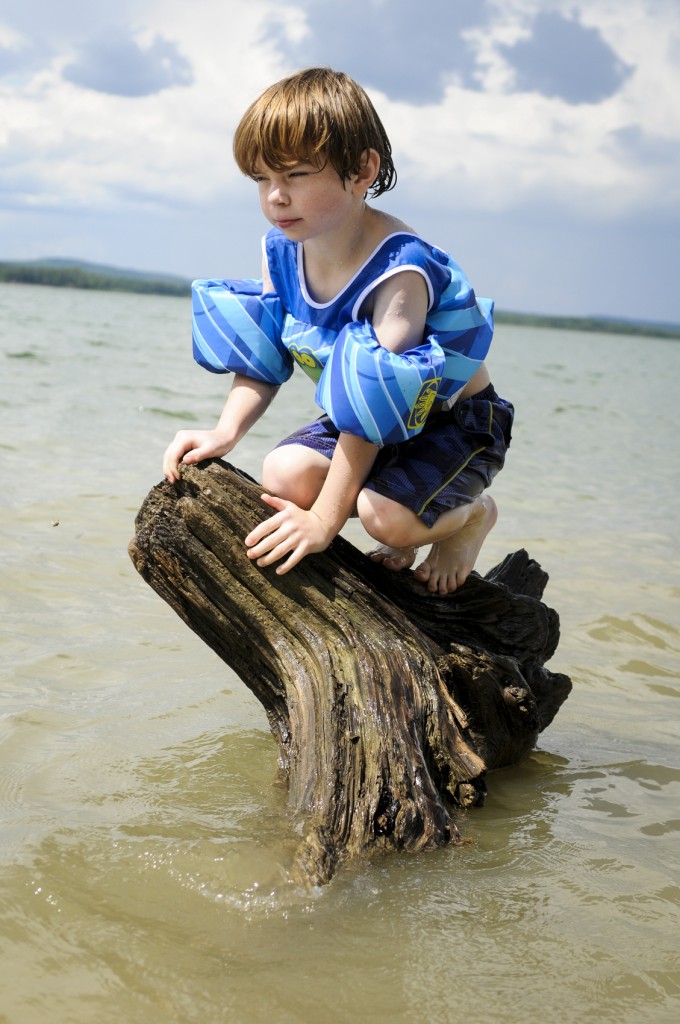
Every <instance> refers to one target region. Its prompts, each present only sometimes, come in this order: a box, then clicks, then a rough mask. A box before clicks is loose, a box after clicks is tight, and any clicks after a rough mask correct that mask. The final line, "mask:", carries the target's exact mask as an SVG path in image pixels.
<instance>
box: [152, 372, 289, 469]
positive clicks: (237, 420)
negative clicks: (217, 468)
mask: <svg viewBox="0 0 680 1024" xmlns="http://www.w3.org/2000/svg"><path fill="white" fill-rule="evenodd" d="M277 391H278V388H276V387H274V386H273V385H272V384H265V383H263V382H262V381H258V380H251V379H250V378H249V377H243V376H242V375H241V374H238V373H237V374H234V380H233V383H232V385H231V391H230V392H229V397H228V398H227V402H226V405H225V406H224V410H223V412H222V415H221V416H220V418H219V420H218V423H217V426H216V427H215V428H214V430H179V431H178V432H177V433H176V434H175V437H174V439H173V440H172V441H171V443H170V444H169V445H168V447H167V448H166V450H165V455H164V456H163V475H164V476H165V478H166V479H167V480H169V481H170V483H175V481H176V480H178V479H179V464H180V462H186V463H189V464H193V463H196V462H202V461H203V460H204V459H213V458H219V457H220V456H222V455H226V454H227V453H228V452H230V451H231V450H232V448H235V447H236V445H237V444H238V442H239V441H240V440H241V438H242V437H243V436H244V435H245V434H247V433H248V431H249V430H250V428H251V427H252V425H253V424H254V423H256V422H257V420H259V418H260V416H262V414H263V413H264V411H265V410H266V409H267V407H268V406H269V403H270V402H271V400H272V398H273V397H274V395H275V394H276V392H277Z"/></svg>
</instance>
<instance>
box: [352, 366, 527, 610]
mask: <svg viewBox="0 0 680 1024" xmlns="http://www.w3.org/2000/svg"><path fill="white" fill-rule="evenodd" d="M513 412H514V410H513V408H512V405H511V404H510V403H509V402H506V401H505V400H504V399H502V398H499V396H498V395H497V394H496V392H495V391H494V389H493V386H492V385H489V386H488V387H487V388H485V389H484V390H483V391H481V392H479V393H478V394H477V395H474V396H473V397H472V398H470V399H466V400H464V401H462V402H460V403H458V404H457V405H456V406H454V408H453V410H451V411H450V412H448V413H442V414H437V415H436V416H434V417H432V418H431V419H430V420H429V421H428V423H427V424H426V425H425V428H424V429H423V431H422V432H421V433H420V434H419V435H417V436H416V437H415V438H413V439H411V440H410V441H407V442H404V443H403V444H400V445H397V446H394V447H393V449H392V450H391V451H387V450H385V452H384V455H383V454H382V453H381V456H379V458H378V461H377V463H376V466H375V468H374V472H373V473H372V474H371V476H370V477H369V480H368V482H367V484H366V487H365V488H364V490H363V491H362V494H361V495H360V500H359V502H358V505H357V508H358V511H359V515H360V518H361V519H362V522H363V523H364V527H365V528H366V530H367V532H368V533H369V534H370V535H371V536H372V537H374V538H375V539H376V540H378V541H379V542H380V545H381V546H380V547H379V548H377V549H376V550H374V551H372V552H370V557H371V558H372V559H373V560H374V561H377V562H382V563H383V564H384V565H385V566H386V568H388V569H392V570H395V571H398V570H400V569H406V568H410V566H411V565H413V563H414V562H415V560H416V557H417V552H416V550H415V549H416V548H418V547H420V546H421V545H425V544H428V545H432V547H431V550H430V552H429V554H428V555H427V557H426V558H425V560H424V561H423V562H422V563H421V564H420V565H419V566H418V568H417V569H416V573H415V575H416V577H417V579H419V580H420V581H421V582H423V583H426V584H427V586H428V589H429V590H431V591H432V592H433V593H440V594H446V593H450V592H451V591H453V590H455V589H456V587H459V586H460V585H461V584H462V583H463V582H464V581H465V579H466V578H467V576H468V575H469V574H470V572H471V571H472V568H473V566H474V564H475V560H476V558H477V555H478V554H479V551H480V548H481V546H482V544H483V542H484V539H485V538H486V536H487V534H488V533H489V531H490V530H491V529H492V527H493V525H494V523H495V522H496V518H497V511H496V505H495V502H494V501H493V499H492V498H491V497H490V496H489V495H488V494H487V493H486V490H485V489H486V488H487V487H488V486H489V485H490V484H491V482H492V480H493V478H494V477H495V475H496V473H498V471H499V470H500V469H501V468H502V466H503V463H504V461H505V454H506V450H507V447H508V445H509V443H510V435H511V427H512V419H513Z"/></svg>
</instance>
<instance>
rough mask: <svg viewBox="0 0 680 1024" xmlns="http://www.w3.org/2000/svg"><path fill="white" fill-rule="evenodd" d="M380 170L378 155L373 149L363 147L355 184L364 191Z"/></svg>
mask: <svg viewBox="0 0 680 1024" xmlns="http://www.w3.org/2000/svg"><path fill="white" fill-rule="evenodd" d="M379 171H380V156H379V154H378V151H377V150H375V149H365V150H364V151H363V153H362V154H361V164H360V166H359V171H358V173H357V175H356V178H355V179H354V180H355V184H356V185H358V186H359V187H360V188H363V190H364V192H366V191H367V190H368V189H369V188H370V187H371V185H372V184H373V182H374V181H375V179H376V178H377V177H378V172H379Z"/></svg>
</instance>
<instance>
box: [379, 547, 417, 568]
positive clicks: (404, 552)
mask: <svg viewBox="0 0 680 1024" xmlns="http://www.w3.org/2000/svg"><path fill="white" fill-rule="evenodd" d="M367 554H368V557H369V558H370V559H371V561H372V562H377V563H378V564H380V565H384V566H385V568H386V569H392V571H393V572H401V570H402V569H410V568H411V566H412V565H413V563H414V562H415V560H416V555H417V554H418V548H413V547H412V548H390V547H388V546H387V545H386V544H379V545H378V547H377V548H374V549H373V551H368V552H367Z"/></svg>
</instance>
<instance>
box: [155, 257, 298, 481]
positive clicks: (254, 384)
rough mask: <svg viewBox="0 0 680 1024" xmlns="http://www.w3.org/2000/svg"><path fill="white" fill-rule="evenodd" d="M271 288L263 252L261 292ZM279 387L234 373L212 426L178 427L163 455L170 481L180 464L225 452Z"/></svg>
mask: <svg viewBox="0 0 680 1024" xmlns="http://www.w3.org/2000/svg"><path fill="white" fill-rule="evenodd" d="M273 291H274V286H273V284H272V280H271V277H270V276H269V267H268V265H267V257H266V255H265V254H263V256H262V294H263V295H266V294H268V293H270V292H273ZM277 391H278V388H276V387H273V386H272V385H271V384H264V383H262V382H260V381H256V380H251V379H250V378H249V377H244V376H242V375H241V374H238V373H237V374H235V375H234V380H233V382H232V385H231V390H230V392H229V397H228V398H227V402H226V405H225V406H224V409H223V411H222V415H221V416H220V418H219V420H218V422H217V426H216V427H215V429H214V430H179V431H178V432H177V433H176V434H175V437H174V439H173V440H172V442H171V443H170V444H169V445H168V447H167V448H166V450H165V454H164V456H163V474H164V476H165V477H166V479H167V480H169V481H170V483H175V481H176V480H178V479H179V464H180V462H186V463H188V464H193V463H196V462H202V461H203V459H214V458H220V456H222V455H227V454H228V453H229V452H230V451H231V450H232V449H233V448H235V447H236V445H237V444H238V442H239V441H240V440H241V438H242V437H244V436H245V435H246V434H247V433H248V431H249V430H250V428H251V427H252V426H253V424H254V423H256V422H257V421H258V420H259V418H260V416H262V414H263V413H264V412H265V410H266V409H267V407H268V406H269V404H270V402H271V400H272V398H273V397H274V395H275V394H276V392H277Z"/></svg>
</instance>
